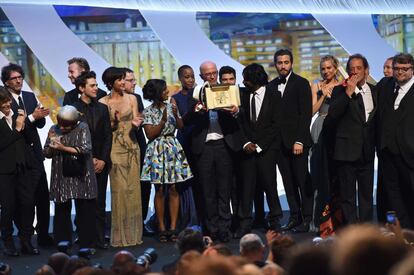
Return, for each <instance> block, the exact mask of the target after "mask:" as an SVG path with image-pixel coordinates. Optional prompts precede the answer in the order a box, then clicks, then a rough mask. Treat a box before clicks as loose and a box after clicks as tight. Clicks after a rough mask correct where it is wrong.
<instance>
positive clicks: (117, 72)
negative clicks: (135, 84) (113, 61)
mask: <svg viewBox="0 0 414 275" xmlns="http://www.w3.org/2000/svg"><path fill="white" fill-rule="evenodd" d="M102 81H103V83H104V84H105V86H106V88H108V90H109V91H111V92H115V93H118V94H121V95H122V94H123V93H124V91H125V70H124V69H123V68H118V67H109V68H107V69H106V70H105V71H104V72H103V74H102Z"/></svg>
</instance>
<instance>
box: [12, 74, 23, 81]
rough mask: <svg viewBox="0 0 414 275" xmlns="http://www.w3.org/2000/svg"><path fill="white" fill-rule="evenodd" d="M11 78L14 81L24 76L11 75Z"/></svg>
mask: <svg viewBox="0 0 414 275" xmlns="http://www.w3.org/2000/svg"><path fill="white" fill-rule="evenodd" d="M9 80H11V81H14V80H23V76H21V75H19V76H15V77H11V78H9Z"/></svg>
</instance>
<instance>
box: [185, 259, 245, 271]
mask: <svg viewBox="0 0 414 275" xmlns="http://www.w3.org/2000/svg"><path fill="white" fill-rule="evenodd" d="M238 269H239V268H238V265H236V263H235V262H234V261H233V259H232V258H231V257H221V256H211V257H200V258H198V259H195V260H194V261H193V264H192V265H191V266H189V268H188V271H189V272H188V273H187V274H197V275H236V274H238Z"/></svg>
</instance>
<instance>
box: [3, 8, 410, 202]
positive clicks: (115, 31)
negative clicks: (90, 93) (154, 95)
mask: <svg viewBox="0 0 414 275" xmlns="http://www.w3.org/2000/svg"><path fill="white" fill-rule="evenodd" d="M0 7H1V9H0V65H1V66H4V65H5V64H7V63H8V62H14V63H17V64H19V65H21V66H23V68H24V70H25V72H26V77H25V81H26V83H25V89H26V90H31V91H33V92H34V93H35V94H36V95H37V96H38V98H39V99H40V101H41V103H42V104H43V105H44V106H46V107H49V108H51V109H52V115H51V119H49V120H48V124H47V125H46V126H45V128H44V129H43V130H42V131H41V135H42V140H43V141H44V140H45V137H46V134H47V131H48V129H49V127H50V126H51V125H52V123H53V121H54V120H55V114H56V111H57V110H58V108H59V106H60V105H61V103H62V100H63V95H64V93H65V91H67V90H70V89H72V88H73V86H72V84H71V83H70V81H69V79H68V78H67V64H66V61H67V60H68V59H70V58H72V57H75V56H79V57H85V58H86V59H88V61H89V62H90V65H91V68H92V70H94V71H95V72H96V73H97V75H98V81H99V86H100V87H101V88H104V85H103V83H102V81H101V79H100V76H101V74H102V72H103V71H104V69H105V68H107V67H109V66H112V65H113V66H121V67H128V68H130V69H132V70H134V71H135V75H136V78H137V82H138V86H139V87H142V86H143V85H144V83H145V82H146V81H147V80H148V79H150V78H161V79H164V80H165V81H166V82H167V83H168V85H169V86H170V87H172V89H178V87H179V82H178V77H177V69H178V68H179V66H181V65H183V64H189V65H190V66H192V67H193V68H194V71H195V73H196V75H198V66H199V64H200V63H201V62H203V61H204V60H212V61H214V62H216V63H217V64H218V66H223V65H230V66H233V67H234V68H236V71H237V81H238V83H241V82H242V77H241V71H242V69H243V67H244V66H245V65H247V64H250V63H252V62H256V63H259V64H262V65H263V66H264V67H265V69H266V71H267V72H268V74H269V77H270V78H274V77H276V71H275V68H274V65H273V54H274V53H275V51H276V50H278V49H281V48H288V49H290V50H292V52H293V55H294V71H295V72H296V73H299V74H301V75H302V76H304V77H306V78H307V79H308V80H309V81H310V82H312V81H314V80H316V79H319V78H320V75H319V61H320V57H321V56H324V55H327V54H330V55H334V56H336V57H337V58H338V59H339V61H340V62H341V66H343V67H344V66H345V62H346V60H347V57H348V55H349V54H353V53H362V54H363V55H365V56H366V57H367V58H368V61H369V63H370V67H371V68H370V72H371V79H370V81H372V82H375V81H378V80H379V79H380V78H381V77H382V65H383V62H384V60H385V59H386V58H387V57H389V56H392V55H394V54H395V53H396V52H401V51H403V52H408V53H411V54H413V52H414V49H413V47H412V45H414V32H413V26H414V16H412V15H384V14H383V15H371V14H314V15H312V14H290V13H283V14H278V13H229V12H225V13H219V12H195V11H188V12H183V11H172V12H166V11H154V10H141V11H140V10H137V9H116V8H100V7H85V6H60V5H56V6H52V5H27V4H24V5H22V4H7V5H5V4H3V5H1V4H0ZM197 82H198V83H201V80H200V78H198V76H197ZM139 87H138V88H137V92H138V93H141V90H140V88H139ZM49 167H50V164H49V163H47V168H46V169H47V170H48V172H49ZM281 183H282V182H281V178H280V176H278V185H279V192H280V193H279V194H281V196H282V202H283V203H282V204H283V207H284V208H285V209H286V208H287V204H286V201H285V198H284V190H283V187H282V184H281ZM108 202H109V201H108ZM109 207H110V205H109V203H108V208H109Z"/></svg>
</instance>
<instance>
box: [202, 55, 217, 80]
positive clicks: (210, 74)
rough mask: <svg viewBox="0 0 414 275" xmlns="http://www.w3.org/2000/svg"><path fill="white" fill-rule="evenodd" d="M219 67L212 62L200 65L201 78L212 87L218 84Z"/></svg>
mask: <svg viewBox="0 0 414 275" xmlns="http://www.w3.org/2000/svg"><path fill="white" fill-rule="evenodd" d="M217 73H218V72H217V65H216V63H214V62H212V61H204V62H203V63H201V65H200V77H201V79H202V80H204V81H207V82H208V83H209V84H210V85H216V84H217V76H218V75H217Z"/></svg>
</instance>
